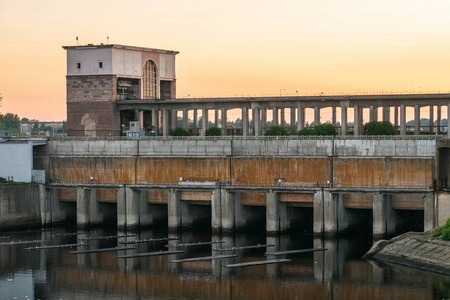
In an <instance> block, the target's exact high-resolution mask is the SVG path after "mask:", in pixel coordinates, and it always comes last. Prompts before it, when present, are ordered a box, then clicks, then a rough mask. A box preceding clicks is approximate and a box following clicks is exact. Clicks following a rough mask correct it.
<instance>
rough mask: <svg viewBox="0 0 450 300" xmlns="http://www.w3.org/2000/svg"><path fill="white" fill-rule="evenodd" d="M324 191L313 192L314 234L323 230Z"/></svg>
mask: <svg viewBox="0 0 450 300" xmlns="http://www.w3.org/2000/svg"><path fill="white" fill-rule="evenodd" d="M324 218H325V208H324V191H323V190H319V191H316V192H315V193H314V202H313V232H314V234H322V233H323V232H324Z"/></svg>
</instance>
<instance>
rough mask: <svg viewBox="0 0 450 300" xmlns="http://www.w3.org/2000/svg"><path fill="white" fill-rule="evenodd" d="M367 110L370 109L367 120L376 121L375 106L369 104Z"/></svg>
mask: <svg viewBox="0 0 450 300" xmlns="http://www.w3.org/2000/svg"><path fill="white" fill-rule="evenodd" d="M369 111H370V113H369V121H370V122H373V121H378V120H377V116H376V114H377V107H375V106H370V108H369Z"/></svg>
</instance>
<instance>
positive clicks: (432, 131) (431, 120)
mask: <svg viewBox="0 0 450 300" xmlns="http://www.w3.org/2000/svg"><path fill="white" fill-rule="evenodd" d="M430 133H434V106H433V105H430Z"/></svg>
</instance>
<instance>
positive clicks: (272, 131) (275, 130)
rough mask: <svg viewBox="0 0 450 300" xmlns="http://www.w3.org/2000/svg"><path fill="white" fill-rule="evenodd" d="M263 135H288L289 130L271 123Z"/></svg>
mask: <svg viewBox="0 0 450 300" xmlns="http://www.w3.org/2000/svg"><path fill="white" fill-rule="evenodd" d="M264 135H265V136H280V135H283V136H286V135H289V132H288V131H287V130H286V128H284V127H281V126H277V125H272V126H270V128H269V129H267V130H266V133H265V134H264Z"/></svg>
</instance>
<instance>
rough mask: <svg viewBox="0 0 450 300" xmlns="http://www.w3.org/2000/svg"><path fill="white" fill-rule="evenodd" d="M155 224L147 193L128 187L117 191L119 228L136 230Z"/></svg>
mask: <svg viewBox="0 0 450 300" xmlns="http://www.w3.org/2000/svg"><path fill="white" fill-rule="evenodd" d="M152 224H153V215H152V211H151V208H150V206H149V205H148V203H147V199H146V191H145V190H135V189H132V188H130V187H128V186H124V187H121V188H119V189H118V190H117V227H119V228H129V229H135V228H138V227H142V226H144V227H145V226H150V225H152Z"/></svg>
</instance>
